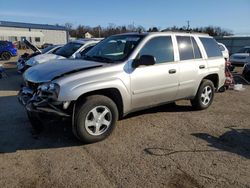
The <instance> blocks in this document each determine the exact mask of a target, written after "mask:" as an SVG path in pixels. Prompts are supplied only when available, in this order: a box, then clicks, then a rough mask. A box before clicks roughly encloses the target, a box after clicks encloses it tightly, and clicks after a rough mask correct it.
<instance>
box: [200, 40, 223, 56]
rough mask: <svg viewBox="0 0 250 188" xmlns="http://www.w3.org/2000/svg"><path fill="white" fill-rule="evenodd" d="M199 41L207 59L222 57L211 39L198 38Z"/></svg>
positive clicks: (217, 46)
mask: <svg viewBox="0 0 250 188" xmlns="http://www.w3.org/2000/svg"><path fill="white" fill-rule="evenodd" d="M200 40H201V42H202V44H203V46H204V48H205V50H206V53H207V57H218V56H222V53H221V50H220V48H219V45H218V43H217V42H216V41H215V40H214V39H213V38H205V37H200Z"/></svg>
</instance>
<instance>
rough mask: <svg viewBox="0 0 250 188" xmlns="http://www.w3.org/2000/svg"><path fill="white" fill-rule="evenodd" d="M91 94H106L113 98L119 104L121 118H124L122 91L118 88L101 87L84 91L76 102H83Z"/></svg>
mask: <svg viewBox="0 0 250 188" xmlns="http://www.w3.org/2000/svg"><path fill="white" fill-rule="evenodd" d="M91 95H104V96H106V97H109V98H110V99H112V100H113V101H114V102H115V104H116V106H117V109H118V112H119V119H121V118H122V116H123V100H122V96H121V93H120V91H119V90H118V89H116V88H108V89H101V90H95V91H91V92H88V93H84V94H83V95H81V96H80V97H79V98H78V99H77V100H76V104H79V103H83V102H84V100H85V99H86V97H88V96H91Z"/></svg>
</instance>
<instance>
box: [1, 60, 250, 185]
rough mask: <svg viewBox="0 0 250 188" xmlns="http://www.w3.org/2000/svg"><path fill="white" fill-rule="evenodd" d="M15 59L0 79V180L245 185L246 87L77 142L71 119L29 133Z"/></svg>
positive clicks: (249, 124)
mask: <svg viewBox="0 0 250 188" xmlns="http://www.w3.org/2000/svg"><path fill="white" fill-rule="evenodd" d="M14 61H15V59H12V62H6V63H5V67H6V68H7V74H8V78H5V79H0V187H25V188H27V187H52V186H53V187H170V188H171V187H250V100H249V98H250V87H247V86H246V90H245V91H242V92H236V91H227V92H225V93H217V94H216V96H215V100H214V103H213V105H212V106H211V107H210V108H209V109H208V110H205V111H192V109H191V107H190V104H189V102H187V101H179V102H177V106H176V107H173V106H169V105H165V106H161V107H158V108H153V109H150V110H147V111H143V112H138V113H135V114H132V115H130V116H129V117H127V118H126V119H124V120H122V121H120V122H119V123H118V126H117V128H116V130H115V131H114V133H113V134H112V135H111V137H109V138H108V139H106V140H104V141H103V142H99V143H95V144H92V145H82V144H81V143H80V142H78V141H77V140H76V139H75V138H74V136H73V134H72V133H71V127H70V125H68V124H54V125H51V124H50V125H48V126H47V129H46V130H45V131H44V132H43V133H41V134H40V135H39V136H34V135H32V129H31V127H30V124H29V121H28V119H27V116H26V113H25V111H24V109H23V107H22V106H21V105H20V104H19V103H18V102H17V97H16V95H17V92H18V90H19V87H20V83H21V75H19V74H18V73H16V69H15V64H14V63H13V62H14ZM0 63H4V62H3V61H0Z"/></svg>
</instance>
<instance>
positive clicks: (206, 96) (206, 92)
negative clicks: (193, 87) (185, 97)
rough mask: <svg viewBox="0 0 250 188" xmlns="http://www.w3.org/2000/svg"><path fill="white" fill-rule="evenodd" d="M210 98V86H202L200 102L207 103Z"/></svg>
mask: <svg viewBox="0 0 250 188" xmlns="http://www.w3.org/2000/svg"><path fill="white" fill-rule="evenodd" d="M211 98H212V88H211V87H210V86H206V87H204V89H203V91H202V94H201V102H202V103H203V104H204V105H208V104H209V102H210V101H211Z"/></svg>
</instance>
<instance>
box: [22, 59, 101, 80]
mask: <svg viewBox="0 0 250 188" xmlns="http://www.w3.org/2000/svg"><path fill="white" fill-rule="evenodd" d="M101 66H103V63H98V62H93V61H85V60H68V59H66V60H60V61H56V60H54V61H50V62H48V63H44V64H39V65H36V66H34V67H31V68H29V69H28V70H27V71H26V72H25V73H24V79H25V80H27V81H30V82H33V83H44V82H50V81H52V80H54V79H56V78H60V77H62V76H64V75H67V74H71V73H75V72H78V71H83V70H88V69H93V68H97V67H101Z"/></svg>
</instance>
